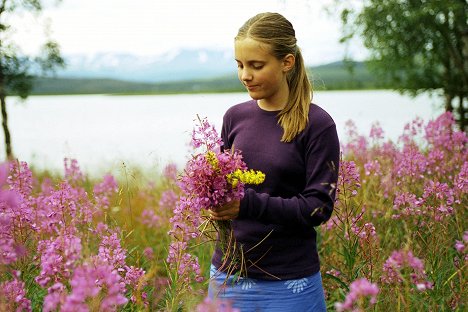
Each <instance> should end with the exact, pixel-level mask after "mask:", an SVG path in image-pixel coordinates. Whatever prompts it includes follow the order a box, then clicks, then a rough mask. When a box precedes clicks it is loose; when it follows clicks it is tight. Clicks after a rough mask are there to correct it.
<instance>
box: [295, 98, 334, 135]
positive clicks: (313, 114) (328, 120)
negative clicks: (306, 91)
mask: <svg viewBox="0 0 468 312" xmlns="http://www.w3.org/2000/svg"><path fill="white" fill-rule="evenodd" d="M327 129H329V130H331V129H333V131H336V125H335V121H334V120H333V118H332V117H331V116H330V114H329V113H328V112H327V111H325V110H324V109H323V108H322V107H320V106H318V105H317V104H311V105H310V109H309V120H308V122H307V126H306V128H305V129H304V131H302V132H301V133H300V134H299V138H301V139H302V140H306V141H313V140H315V139H316V138H317V137H318V136H319V135H320V134H322V133H323V132H324V131H325V130H327Z"/></svg>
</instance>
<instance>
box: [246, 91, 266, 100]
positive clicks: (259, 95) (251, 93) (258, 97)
mask: <svg viewBox="0 0 468 312" xmlns="http://www.w3.org/2000/svg"><path fill="white" fill-rule="evenodd" d="M249 95H250V97H251V98H252V99H253V100H261V99H263V96H261V94H258V93H257V92H249Z"/></svg>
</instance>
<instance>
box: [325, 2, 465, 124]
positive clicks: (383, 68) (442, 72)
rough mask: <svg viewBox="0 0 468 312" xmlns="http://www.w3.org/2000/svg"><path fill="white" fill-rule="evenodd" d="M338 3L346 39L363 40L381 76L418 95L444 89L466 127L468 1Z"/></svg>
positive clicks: (389, 83)
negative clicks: (355, 37)
mask: <svg viewBox="0 0 468 312" xmlns="http://www.w3.org/2000/svg"><path fill="white" fill-rule="evenodd" d="M333 8H334V9H338V11H339V12H341V19H342V25H343V38H342V41H343V42H348V43H349V42H350V39H352V38H353V37H354V36H355V35H358V36H360V37H361V38H362V39H363V43H364V46H365V47H366V48H367V49H368V50H369V52H370V56H369V60H368V61H367V63H368V65H369V68H370V70H371V71H373V72H374V73H375V74H376V77H378V78H379V79H382V81H385V83H386V84H387V86H388V87H390V88H393V89H396V90H398V91H400V92H401V93H407V94H410V95H412V96H416V95H417V94H420V93H422V92H430V93H434V92H440V91H442V93H443V95H444V97H445V109H446V110H447V111H452V112H453V111H454V108H455V107H456V108H457V109H456V111H455V112H454V113H455V116H456V118H457V121H458V124H459V126H460V128H461V129H463V130H465V131H466V127H467V113H468V110H467V104H468V101H467V100H468V20H467V18H468V2H467V1H466V0H363V1H359V2H356V1H354V2H353V1H343V0H335V3H334V7H333ZM457 100H458V101H457ZM454 102H455V105H454Z"/></svg>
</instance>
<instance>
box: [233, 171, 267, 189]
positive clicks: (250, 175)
mask: <svg viewBox="0 0 468 312" xmlns="http://www.w3.org/2000/svg"><path fill="white" fill-rule="evenodd" d="M226 178H227V180H228V182H229V183H230V184H231V185H232V187H236V186H237V184H238V183H239V181H241V182H242V183H244V184H260V183H263V181H265V174H264V173H263V172H261V171H255V170H253V169H250V170H240V169H237V170H236V171H234V172H233V173H231V174H228V175H227V176H226Z"/></svg>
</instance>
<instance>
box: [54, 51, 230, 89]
mask: <svg viewBox="0 0 468 312" xmlns="http://www.w3.org/2000/svg"><path fill="white" fill-rule="evenodd" d="M64 58H65V62H66V68H64V69H60V70H58V71H57V75H58V76H61V77H77V78H112V79H120V80H127V81H140V82H162V81H180V80H187V79H195V78H196V79H199V78H201V79H203V78H213V77H217V76H221V75H229V74H235V73H236V65H235V61H234V56H233V53H232V52H231V51H223V50H188V49H185V50H177V51H172V52H167V53H165V54H162V55H157V56H144V57H142V56H137V55H131V54H117V53H100V54H95V55H83V54H79V55H64Z"/></svg>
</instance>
